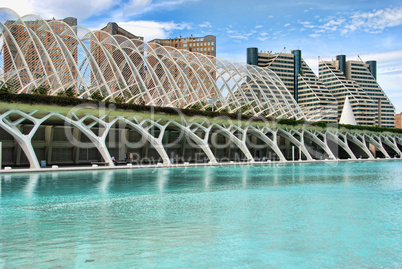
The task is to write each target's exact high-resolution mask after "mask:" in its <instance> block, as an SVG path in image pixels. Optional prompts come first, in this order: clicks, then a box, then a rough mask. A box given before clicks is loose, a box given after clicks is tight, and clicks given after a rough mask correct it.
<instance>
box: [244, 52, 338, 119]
mask: <svg viewBox="0 0 402 269" xmlns="http://www.w3.org/2000/svg"><path fill="white" fill-rule="evenodd" d="M247 63H248V64H251V65H257V66H260V67H268V68H269V69H270V70H272V71H273V72H275V73H276V75H277V76H278V77H279V78H280V79H281V80H282V82H283V84H285V86H286V88H287V89H288V90H289V92H290V93H291V94H292V95H293V97H294V99H295V100H296V102H297V103H298V104H299V106H300V107H301V108H302V110H303V112H304V113H305V114H306V115H308V116H309V117H310V118H312V119H315V120H322V121H326V122H334V123H335V122H337V112H336V107H337V102H336V100H335V98H334V97H333V96H332V94H331V93H330V92H329V91H328V89H327V88H326V87H325V86H324V85H323V84H322V83H321V81H319V79H318V78H317V76H316V75H315V74H314V72H313V71H312V70H311V68H310V67H309V66H308V65H307V63H306V62H305V61H304V60H303V59H302V56H301V50H292V51H291V53H286V52H285V50H283V51H282V52H280V53H271V52H258V49H257V48H248V49H247Z"/></svg>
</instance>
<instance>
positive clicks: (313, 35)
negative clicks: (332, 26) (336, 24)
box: [309, 34, 320, 37]
mask: <svg viewBox="0 0 402 269" xmlns="http://www.w3.org/2000/svg"><path fill="white" fill-rule="evenodd" d="M319 36H320V34H310V35H309V37H319Z"/></svg>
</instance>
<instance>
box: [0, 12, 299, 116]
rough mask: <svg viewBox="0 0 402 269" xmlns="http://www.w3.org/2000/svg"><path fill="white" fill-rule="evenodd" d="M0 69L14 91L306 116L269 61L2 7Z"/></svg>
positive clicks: (274, 114)
mask: <svg viewBox="0 0 402 269" xmlns="http://www.w3.org/2000/svg"><path fill="white" fill-rule="evenodd" d="M0 31H1V34H0V44H1V48H0V59H2V61H0V70H1V72H2V73H3V74H1V76H0V77H2V78H4V83H5V84H6V85H9V86H10V88H12V90H13V91H14V92H16V93H31V92H33V91H35V90H37V89H38V88H40V87H42V88H43V87H45V88H48V89H49V94H51V95H57V94H59V93H63V92H64V91H66V90H67V89H70V90H71V89H72V90H73V91H74V92H75V93H76V95H77V96H78V98H92V99H93V98H95V97H94V96H97V97H99V96H101V97H102V98H104V99H107V100H112V101H118V102H126V103H135V104H143V105H152V106H167V107H178V108H186V107H194V106H195V107H197V108H200V109H209V108H210V106H211V104H210V103H211V102H212V103H213V104H212V105H213V106H214V109H215V110H217V111H229V112H236V111H238V110H239V109H240V110H242V112H243V113H248V114H252V115H263V116H267V117H268V116H273V117H278V118H296V119H305V118H306V117H305V115H304V114H303V112H302V110H301V109H300V107H299V106H298V104H297V102H296V101H295V100H294V98H293V97H292V95H291V94H290V92H289V91H288V90H287V89H286V87H285V86H284V84H283V83H282V81H281V80H280V79H279V77H278V76H277V75H276V74H275V73H274V72H272V71H271V70H269V69H267V68H260V67H257V66H251V65H246V64H243V63H239V62H235V61H230V60H226V59H221V58H217V57H213V56H208V55H202V54H199V53H194V52H190V51H187V50H178V49H175V48H173V47H164V46H161V45H160V44H157V43H147V42H144V41H142V40H137V39H128V38H127V37H125V36H122V35H110V34H108V33H107V32H104V31H101V30H97V31H92V30H90V29H88V28H85V27H83V26H79V25H69V24H67V23H66V22H64V21H61V20H44V19H43V18H41V17H40V16H37V15H26V16H22V17H20V16H19V15H18V14H17V13H15V12H14V11H12V10H10V9H7V8H0Z"/></svg>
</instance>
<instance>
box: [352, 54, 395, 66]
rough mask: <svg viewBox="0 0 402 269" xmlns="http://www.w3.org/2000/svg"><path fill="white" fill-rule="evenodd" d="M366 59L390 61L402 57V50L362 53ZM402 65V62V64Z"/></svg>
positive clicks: (362, 56)
mask: <svg viewBox="0 0 402 269" xmlns="http://www.w3.org/2000/svg"><path fill="white" fill-rule="evenodd" d="M360 58H362V59H363V60H364V61H369V60H376V61H377V62H390V61H396V60H401V59H402V50H393V51H384V52H376V53H367V54H362V55H360ZM401 65H402V64H401Z"/></svg>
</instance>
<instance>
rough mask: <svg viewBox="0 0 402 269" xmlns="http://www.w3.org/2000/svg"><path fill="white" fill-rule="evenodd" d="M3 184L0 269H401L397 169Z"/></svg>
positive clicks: (366, 165) (257, 169)
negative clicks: (340, 268) (341, 268)
mask: <svg viewBox="0 0 402 269" xmlns="http://www.w3.org/2000/svg"><path fill="white" fill-rule="evenodd" d="M0 182H1V186H0V187H1V192H0V268H190V267H191V268H339V267H343V268H402V246H401V244H402V162H401V161H387V162H385V161H384V162H355V163H338V164H329V163H318V164H289V165H267V166H244V167H207V168H187V169H185V168H170V169H155V170H146V169H142V170H117V171H116V170H115V171H94V172H92V171H91V172H68V173H66V172H63V173H41V174H15V175H1V176H0Z"/></svg>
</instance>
